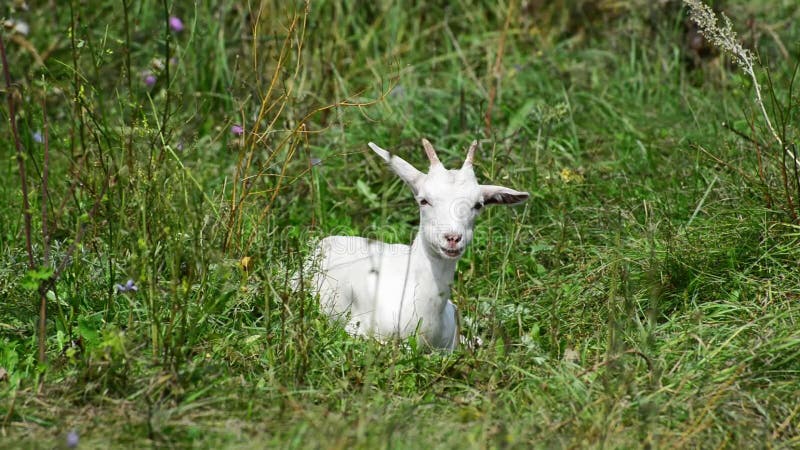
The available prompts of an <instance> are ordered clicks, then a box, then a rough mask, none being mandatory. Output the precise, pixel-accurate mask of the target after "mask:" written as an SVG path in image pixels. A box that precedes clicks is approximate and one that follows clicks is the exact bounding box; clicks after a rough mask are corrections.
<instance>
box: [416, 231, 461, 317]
mask: <svg viewBox="0 0 800 450" xmlns="http://www.w3.org/2000/svg"><path fill="white" fill-rule="evenodd" d="M456 262H457V260H454V259H444V258H442V257H441V256H438V255H435V254H434V253H433V251H432V250H431V249H430V246H429V245H427V244H426V243H425V242H424V240H423V237H422V235H421V234H417V237H416V238H414V242H413V243H412V244H411V255H410V267H411V275H412V277H413V279H414V285H415V288H416V293H415V296H414V297H415V302H416V303H417V305H416V307H417V310H419V309H420V308H423V309H426V310H428V311H431V312H434V311H435V312H441V311H442V309H443V308H444V307H445V304H447V301H448V300H449V299H450V287H451V285H452V284H453V279H454V278H455V273H456Z"/></svg>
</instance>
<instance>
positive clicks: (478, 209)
mask: <svg viewBox="0 0 800 450" xmlns="http://www.w3.org/2000/svg"><path fill="white" fill-rule="evenodd" d="M481 208H483V203H481V202H477V203H475V206H473V207H472V209H474V210H475V211H480V210H481Z"/></svg>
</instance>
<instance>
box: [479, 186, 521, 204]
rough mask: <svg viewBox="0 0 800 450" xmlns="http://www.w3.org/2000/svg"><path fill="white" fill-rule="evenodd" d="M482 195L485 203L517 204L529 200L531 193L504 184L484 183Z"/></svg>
mask: <svg viewBox="0 0 800 450" xmlns="http://www.w3.org/2000/svg"><path fill="white" fill-rule="evenodd" d="M481 196H482V197H483V204H484V205H516V204H519V203H522V202H524V201H525V200H527V199H528V197H530V194H528V193H527V192H520V191H515V190H513V189H509V188H507V187H503V186H493V185H490V184H482V185H481Z"/></svg>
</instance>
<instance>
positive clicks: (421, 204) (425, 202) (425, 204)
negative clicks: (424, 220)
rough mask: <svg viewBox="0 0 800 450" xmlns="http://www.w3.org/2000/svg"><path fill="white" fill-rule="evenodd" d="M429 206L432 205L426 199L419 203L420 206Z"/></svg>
mask: <svg viewBox="0 0 800 450" xmlns="http://www.w3.org/2000/svg"><path fill="white" fill-rule="evenodd" d="M428 205H430V203H428V201H427V200H425V199H424V198H423V199H422V200H420V201H419V206H428Z"/></svg>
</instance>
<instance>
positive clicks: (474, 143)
mask: <svg viewBox="0 0 800 450" xmlns="http://www.w3.org/2000/svg"><path fill="white" fill-rule="evenodd" d="M477 147H478V141H472V144H470V146H469V150H467V159H465V160H464V167H468V166H471V165H472V161H473V160H474V159H475V148H477Z"/></svg>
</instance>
